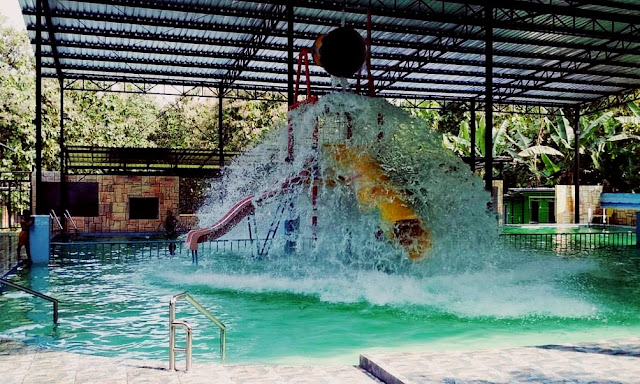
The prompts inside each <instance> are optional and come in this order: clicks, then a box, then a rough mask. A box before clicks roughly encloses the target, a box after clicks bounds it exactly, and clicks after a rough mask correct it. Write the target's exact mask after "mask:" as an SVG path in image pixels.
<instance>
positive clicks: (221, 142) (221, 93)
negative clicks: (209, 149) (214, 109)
mask: <svg viewBox="0 0 640 384" xmlns="http://www.w3.org/2000/svg"><path fill="white" fill-rule="evenodd" d="M223 96H224V88H223V87H222V83H220V88H218V151H219V152H218V156H219V162H220V170H221V171H222V168H223V167H224V128H223V126H222V101H223V99H222V97H223Z"/></svg>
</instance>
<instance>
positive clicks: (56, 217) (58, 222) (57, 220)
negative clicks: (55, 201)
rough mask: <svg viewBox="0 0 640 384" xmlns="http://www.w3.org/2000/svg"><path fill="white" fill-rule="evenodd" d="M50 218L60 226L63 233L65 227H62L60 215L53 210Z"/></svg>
mask: <svg viewBox="0 0 640 384" xmlns="http://www.w3.org/2000/svg"><path fill="white" fill-rule="evenodd" d="M49 217H51V219H52V220H53V221H54V222H55V223H56V224H58V228H59V229H60V230H61V231H63V230H64V227H62V223H61V222H60V218H59V217H58V215H57V214H56V211H54V210H53V209H52V210H51V213H50V214H49Z"/></svg>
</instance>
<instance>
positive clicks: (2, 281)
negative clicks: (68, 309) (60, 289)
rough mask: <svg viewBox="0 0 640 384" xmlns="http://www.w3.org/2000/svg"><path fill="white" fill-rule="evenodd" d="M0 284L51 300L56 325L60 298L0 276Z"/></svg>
mask: <svg viewBox="0 0 640 384" xmlns="http://www.w3.org/2000/svg"><path fill="white" fill-rule="evenodd" d="M0 285H6V286H8V287H11V288H15V289H17V290H19V291H22V292H26V293H28V294H30V295H32V296H36V297H39V298H41V299H44V300H47V301H49V302H51V303H52V304H53V324H56V325H57V324H58V300H57V299H54V298H53V297H51V296H47V295H45V294H43V293H40V292H38V291H34V290H33V289H30V288H27V287H23V286H22V285H19V284H16V283H12V282H11V281H9V280H7V279H4V278H0Z"/></svg>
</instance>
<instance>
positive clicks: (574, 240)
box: [500, 232, 637, 252]
mask: <svg viewBox="0 0 640 384" xmlns="http://www.w3.org/2000/svg"><path fill="white" fill-rule="evenodd" d="M500 240H501V241H502V243H503V244H507V245H509V246H513V247H516V248H523V249H548V250H554V251H561V252H566V251H579V250H588V249H599V248H623V247H628V246H633V245H635V244H636V241H637V239H636V235H635V233H633V232H603V233H503V234H501V235H500Z"/></svg>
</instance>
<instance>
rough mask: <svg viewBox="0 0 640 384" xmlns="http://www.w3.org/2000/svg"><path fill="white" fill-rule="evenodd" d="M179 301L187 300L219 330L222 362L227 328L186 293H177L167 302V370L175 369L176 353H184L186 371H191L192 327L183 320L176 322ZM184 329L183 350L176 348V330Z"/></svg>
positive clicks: (225, 354)
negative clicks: (184, 340)
mask: <svg viewBox="0 0 640 384" xmlns="http://www.w3.org/2000/svg"><path fill="white" fill-rule="evenodd" d="M180 299H185V300H187V301H188V302H189V303H190V304H191V305H193V306H194V307H195V309H197V310H198V311H199V312H200V313H202V314H203V315H204V316H205V317H207V318H208V319H209V320H211V322H212V323H214V324H215V325H217V326H218V328H220V356H221V359H222V361H224V360H225V358H226V356H227V327H226V326H225V325H224V324H223V323H222V322H221V321H220V320H218V319H217V318H216V317H215V316H214V315H212V314H211V312H209V311H207V310H206V309H205V308H204V307H203V306H202V305H201V304H200V303H198V302H197V301H196V300H195V299H194V298H193V297H191V295H189V294H188V293H187V292H182V293H179V294H177V295H175V296H173V297H172V298H171V301H169V369H170V370H174V369H175V368H176V352H185V354H186V369H185V370H186V371H189V370H190V369H191V356H192V346H193V340H192V337H193V336H192V327H191V325H190V324H189V323H188V322H186V321H184V320H176V303H177V302H178V300H180ZM179 327H181V328H184V329H185V330H186V332H187V341H186V346H185V348H178V347H176V328H179Z"/></svg>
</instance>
